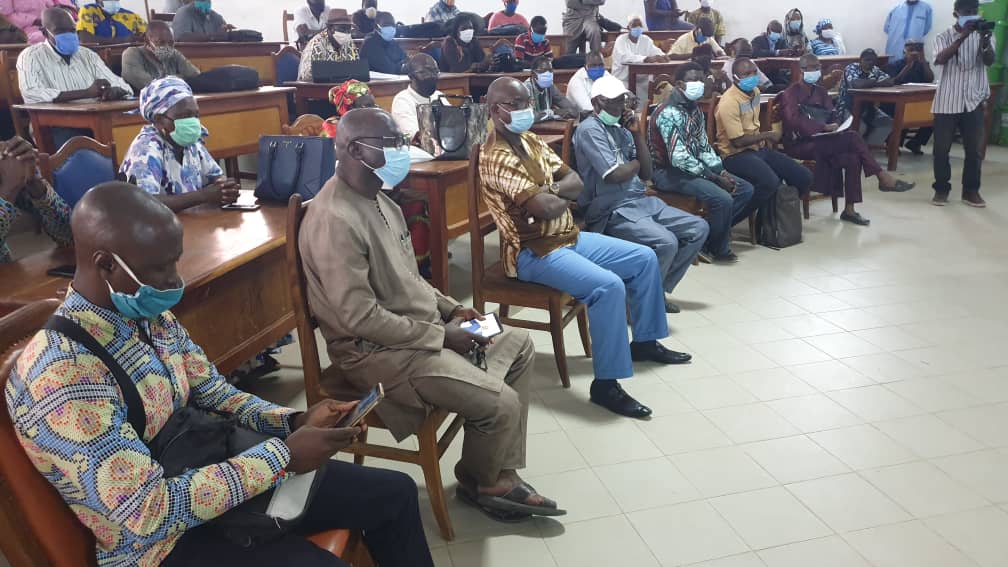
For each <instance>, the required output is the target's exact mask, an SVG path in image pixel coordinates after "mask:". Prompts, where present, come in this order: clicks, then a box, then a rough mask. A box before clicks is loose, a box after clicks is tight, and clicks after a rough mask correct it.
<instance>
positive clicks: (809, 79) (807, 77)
mask: <svg viewBox="0 0 1008 567" xmlns="http://www.w3.org/2000/svg"><path fill="white" fill-rule="evenodd" d="M821 78H822V71H821V70H817V71H805V72H804V73H802V79H803V80H804V81H805V82H806V83H808V84H810V85H814V84H816V83H818V82H819V79H821Z"/></svg>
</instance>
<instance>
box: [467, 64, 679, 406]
mask: <svg viewBox="0 0 1008 567" xmlns="http://www.w3.org/2000/svg"><path fill="white" fill-rule="evenodd" d="M487 104H488V106H489V107H490V116H491V118H492V120H493V124H494V132H492V133H491V134H490V138H489V139H488V140H487V142H486V145H485V146H484V149H483V153H482V154H481V155H480V167H479V169H480V177H481V179H482V183H483V198H484V200H485V201H486V203H487V206H488V207H489V209H490V212H491V214H492V215H493V217H494V221H495V222H496V223H497V228H498V229H499V230H500V242H501V262H502V263H503V265H504V272H505V273H506V274H507V276H508V277H512V278H517V279H519V280H522V281H526V282H533V283H538V284H542V285H546V286H549V287H552V288H554V289H559V290H563V291H565V292H567V293H569V294H571V295H572V296H574V298H575V299H577V300H578V301H580V302H581V303H584V304H585V305H587V306H588V319H589V321H590V325H589V328H590V329H591V339H592V343H593V345H594V357H593V358H592V365H593V367H594V370H595V380H594V381H593V382H592V385H591V400H592V401H593V402H595V403H596V404H598V405H600V406H602V407H605V408H607V409H609V410H610V411H613V412H615V413H618V414H620V415H625V416H627V417H636V418H644V417H648V416H650V415H651V409H650V408H648V407H647V406H645V405H644V404H641V403H640V402H638V401H637V400H635V399H634V398H633V397H631V396H630V394H628V393H626V392H625V391H624V390H623V388H622V387H620V385H619V382H618V380H621V379H625V378H630V377H632V376H633V373H634V371H633V362H632V361H635V360H638V361H639V360H648V361H653V362H659V363H663V364H679V363H684V362H688V361H689V360H690V358H691V357H690V355H688V354H685V353H679V352H674V351H671V350H668V349H666V348H665V347H664V346H662V344H661V343H659V342H658V339H662V338H665V337H667V336H668V321H667V320H666V319H665V301H664V290H663V289H662V274H661V272H660V269H659V265H658V257H657V256H656V255H655V252H654V250H652V249H650V248H648V247H646V246H641V245H640V244H634V243H632V242H627V241H625V240H620V239H618V238H613V237H610V236H605V235H602V234H597V233H593V232H580V231H579V230H578V227H577V225H576V224H574V219H573V217H572V216H571V213H570V209H569V207H570V202H571V201H572V200H574V199H577V198H578V196H579V195H580V194H581V193H582V191H584V183H582V182H581V178H580V177H579V176H578V174H577V173H576V172H575V171H574V170H572V169H571V168H569V167H567V166H566V165H565V164H564V163H563V162H562V161H561V160H560V158H559V157H558V156H557V155H556V154H555V153H553V150H551V149H550V148H549V146H547V145H546V144H545V143H544V142H543V141H542V140H541V139H540V138H539V136H536V135H535V134H532V133H529V132H528V130H529V128H531V126H532V122H533V120H534V111H533V110H532V106H531V104H532V103H531V100H530V97H529V92H528V89H526V88H525V87H524V86H523V85H522V84H521V83H520V82H518V81H517V80H515V79H512V78H510V77H501V78H499V79H497V80H496V81H494V82H493V83H492V84H491V85H490V90H489V92H488V93H487ZM628 304H629V306H630V320H631V325H632V326H633V337H634V342H632V343H630V342H629V340H628V337H627V326H626V318H627V305H628Z"/></svg>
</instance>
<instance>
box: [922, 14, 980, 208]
mask: <svg viewBox="0 0 1008 567" xmlns="http://www.w3.org/2000/svg"><path fill="white" fill-rule="evenodd" d="M978 9H979V5H978V2H977V0H956V2H955V5H954V10H955V12H954V14H955V16H956V18H957V21H956V23H955V25H954V26H952V27H950V28H949V29H947V30H945V31H944V32H942V33H940V34H938V37H936V38H935V43H934V52H935V65H940V66H941V67H942V74H941V78H940V79H938V90H937V92H935V98H934V103H933V105H932V107H931V112H933V113H934V175H935V182H934V190H935V195H934V199H932V200H931V202H932V203H933V204H934V205H937V206H944V205H945V204H947V203H948V196H949V192H951V190H952V184H951V183H950V180H951V179H952V167H951V165H950V164H949V150H950V149H951V147H952V138H953V137H954V136H955V131H956V128H958V129H959V133H960V134H961V135H962V142H963V151H964V153H965V155H966V162H965V164H964V165H963V174H962V200H963V202H964V203H966V204H967V205H969V206H971V207H986V206H987V203H986V202H984V200H983V198H982V197H981V196H980V165H981V157H980V146H981V145H982V140H983V136H984V102H985V101H986V100H987V99H988V97H990V85H989V84H988V83H987V67H989V66H991V65H993V64H994V40H993V39H992V38H991V30H986V31H979V30H978V29H977V24H979V23H980V22H979V19H980V16H978V15H977V11H978Z"/></svg>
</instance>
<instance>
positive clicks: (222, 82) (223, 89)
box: [185, 65, 259, 94]
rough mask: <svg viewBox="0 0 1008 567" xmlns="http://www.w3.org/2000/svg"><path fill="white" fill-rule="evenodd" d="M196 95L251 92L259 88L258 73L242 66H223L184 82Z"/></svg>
mask: <svg viewBox="0 0 1008 567" xmlns="http://www.w3.org/2000/svg"><path fill="white" fill-rule="evenodd" d="M185 82H186V83H188V84H189V88H191V89H192V91H193V92H194V93H196V94H200V93H229V92H234V91H252V90H255V89H258V88H259V72H258V71H256V70H255V69H253V68H252V67H246V66H244V65H224V66H223V67H214V68H213V69H210V70H209V71H204V72H202V73H200V74H199V75H196V76H194V77H189V78H188V79H186V80H185Z"/></svg>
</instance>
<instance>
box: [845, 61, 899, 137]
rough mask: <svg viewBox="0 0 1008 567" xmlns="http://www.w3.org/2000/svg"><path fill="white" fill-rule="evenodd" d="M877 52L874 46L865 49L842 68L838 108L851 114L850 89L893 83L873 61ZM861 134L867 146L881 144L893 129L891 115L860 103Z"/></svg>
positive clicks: (894, 82) (852, 98)
mask: <svg viewBox="0 0 1008 567" xmlns="http://www.w3.org/2000/svg"><path fill="white" fill-rule="evenodd" d="M877 62H878V55H877V54H876V53H875V50H874V49H865V50H864V51H862V52H861V57H860V58H859V59H858V60H857V61H855V62H854V63H851V64H849V65H847V67H845V68H844V76H843V80H842V81H841V82H840V94H839V95H838V96H837V110H838V111H840V112H845V113H847V114H850V113H851V112H853V111H854V95H852V94H850V93H849V92H848V91H850V89H872V88H876V87H891V86H893V85H894V84H896V81H894V80H893V78H892V77H890V76H889V75H888V74H887V73H886V72H885V71H883V70H882V69H881V68H880V67H879V66H878V65H876V63H877ZM860 118H861V135H862V136H864V138H865V141H866V142H868V145H869V146H880V145H883V144H885V143H886V140H887V139H888V138H889V133H890V132H892V123H893V120H892V117H890V116H889V115H888V114H886V113H885V112H883V111H882V109H880V108H879V107H878V105H875V104H862V105H861V117H860Z"/></svg>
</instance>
